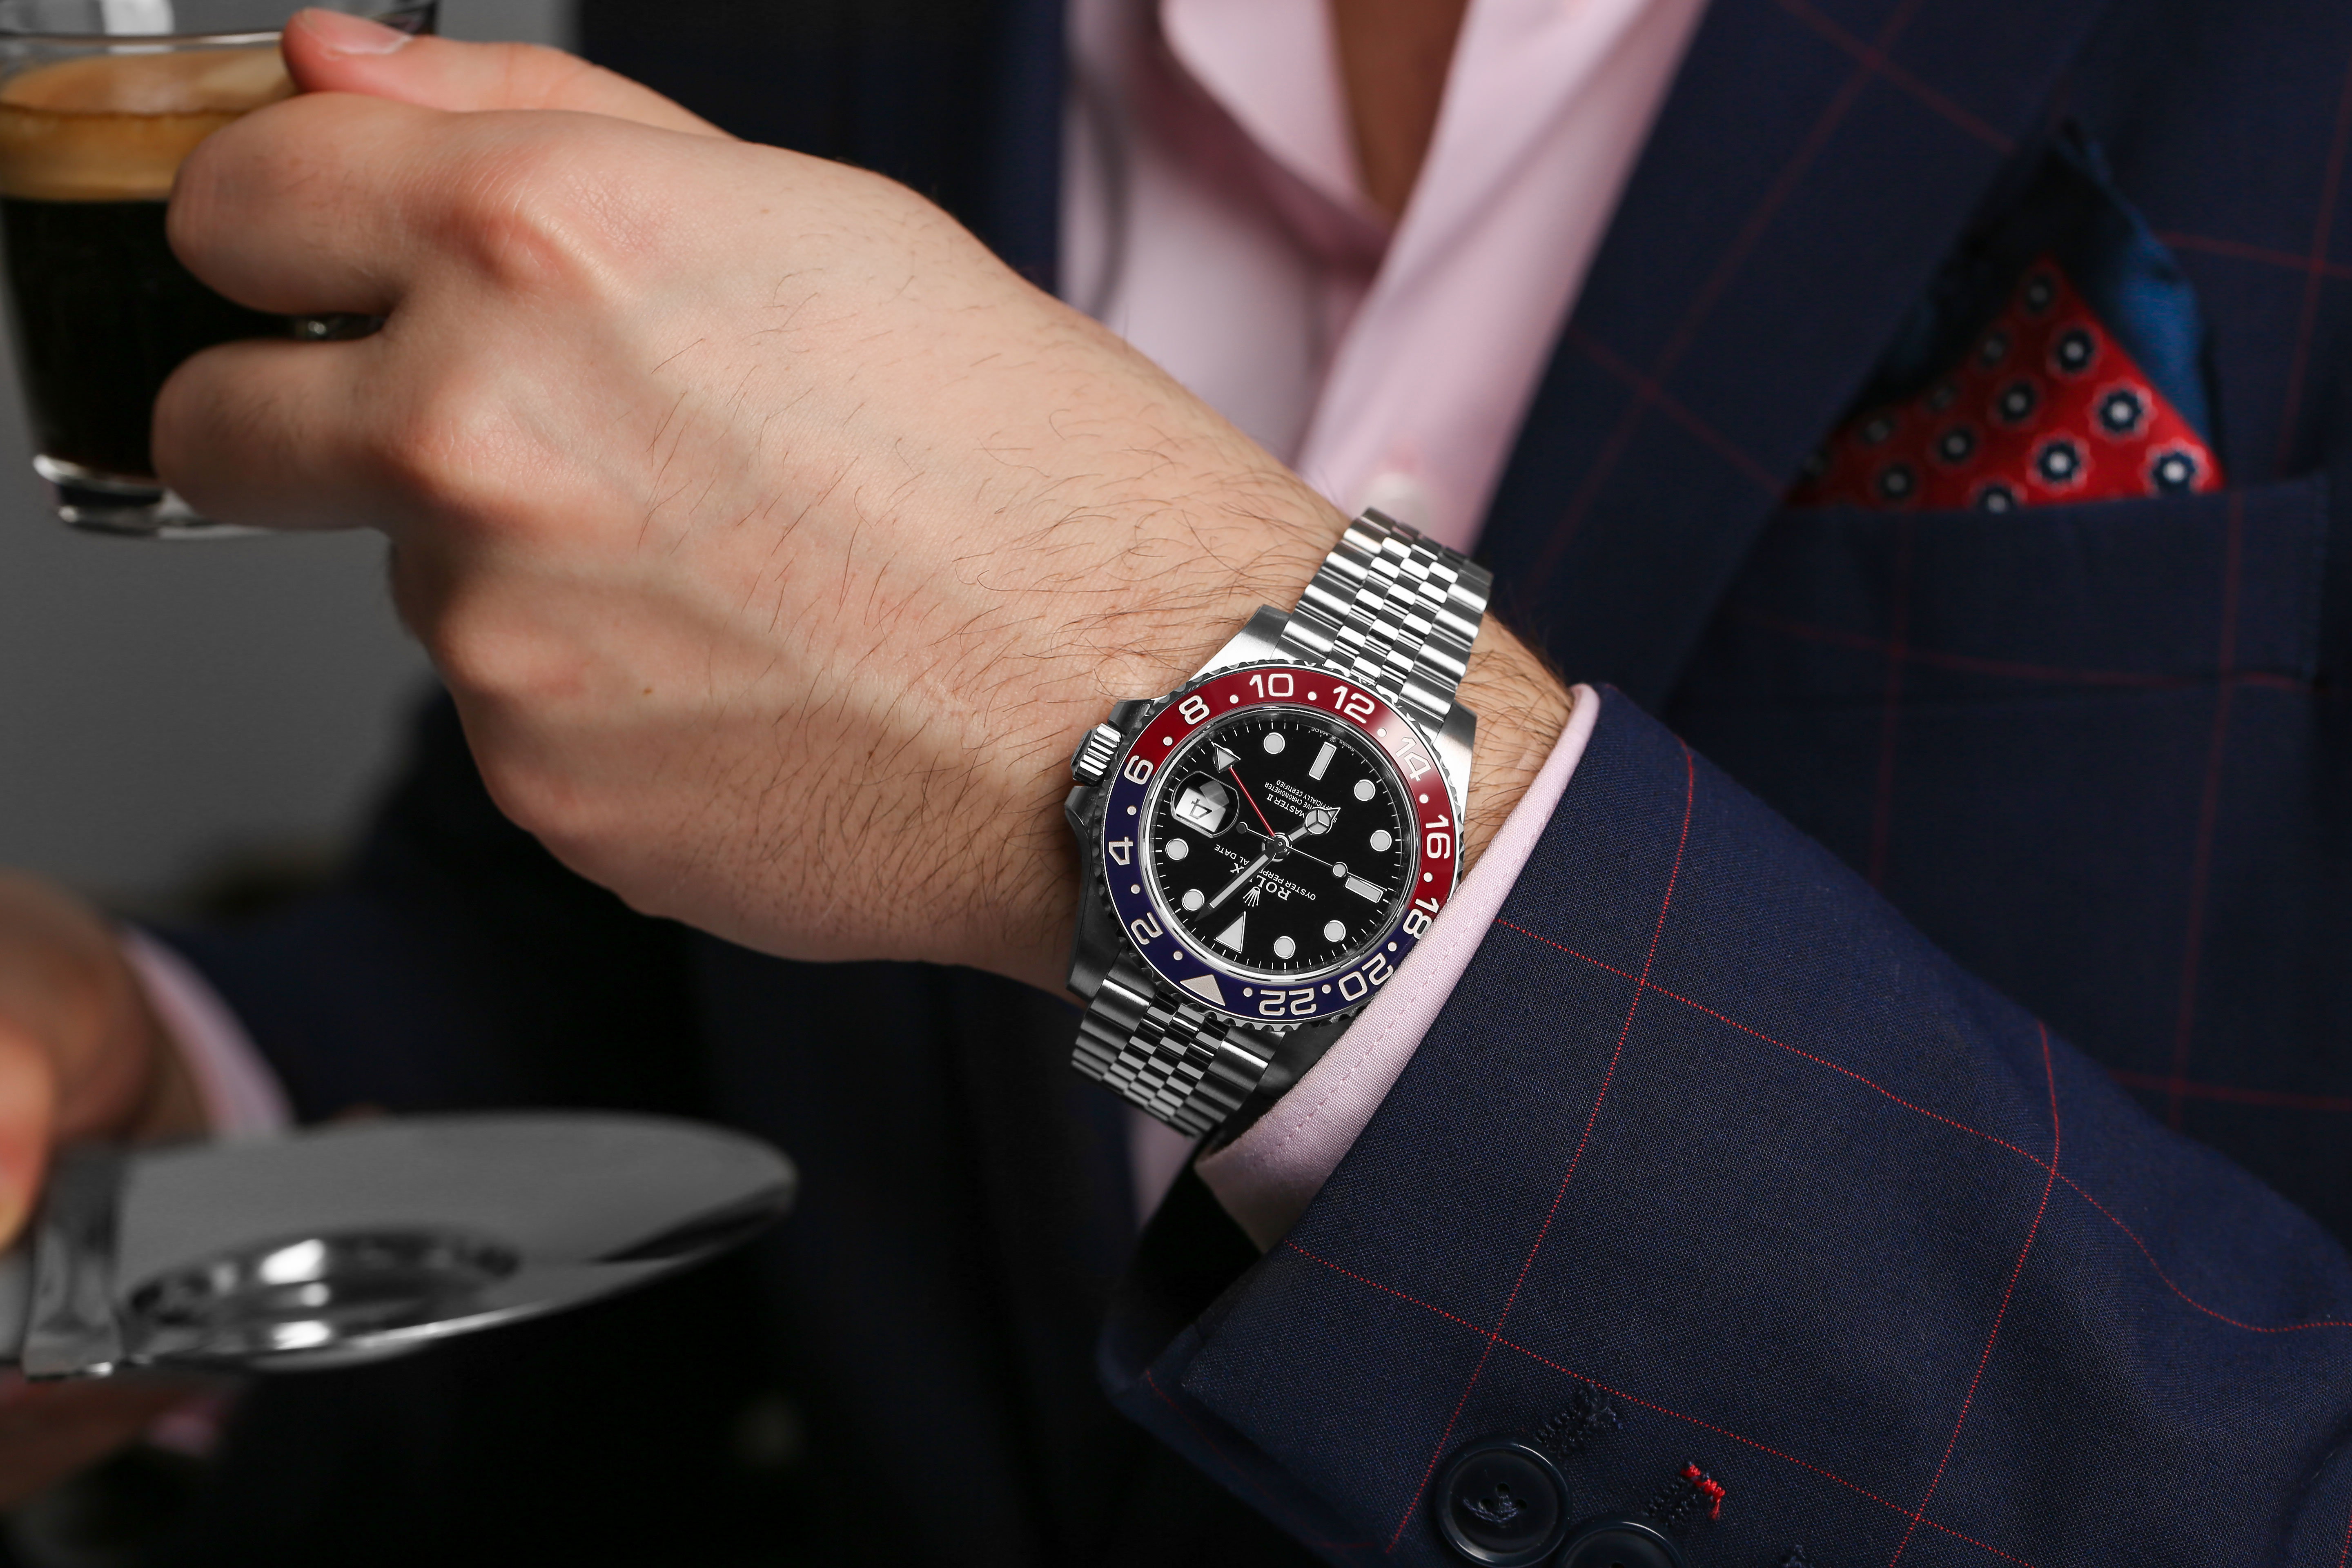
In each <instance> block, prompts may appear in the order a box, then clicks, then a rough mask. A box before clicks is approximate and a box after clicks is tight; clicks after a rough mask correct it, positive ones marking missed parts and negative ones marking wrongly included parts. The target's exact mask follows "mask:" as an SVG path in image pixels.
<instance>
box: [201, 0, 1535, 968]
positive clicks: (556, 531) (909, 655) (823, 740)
mask: <svg viewBox="0 0 2352 1568" xmlns="http://www.w3.org/2000/svg"><path fill="white" fill-rule="evenodd" d="M365 27H366V25H365V24H358V23H353V22H352V21H350V20H349V19H348V18H336V19H334V20H332V21H329V20H326V19H324V18H322V17H321V16H320V14H318V13H306V14H305V16H303V17H302V18H299V19H298V21H297V22H296V23H295V24H294V25H293V26H291V27H290V28H289V32H288V35H287V43H286V52H287V57H288V60H289V66H290V68H291V69H292V70H293V73H294V75H295V79H296V80H297V81H298V82H299V84H300V85H301V86H302V87H304V88H305V89H308V91H307V93H306V95H305V96H302V97H298V98H296V99H293V100H289V101H287V102H285V103H282V104H278V105H275V106H272V107H270V108H268V109H265V110H260V111H259V112H257V113H255V114H253V115H250V116H248V117H247V119H245V120H243V121H239V122H238V123H236V125H233V126H231V127H230V128H228V129H227V130H226V131H223V132H219V133H218V134H216V135H215V136H214V137H213V138H211V139H210V140H209V141H207V142H205V144H204V145H203V146H202V147H200V148H199V149H198V151H197V153H195V155H194V157H192V158H191V159H190V160H189V162H188V163H187V165H186V166H185V168H184V170H183V171H182V173H181V177H180V184H179V186H178V189H177V192H176V194H175V195H174V197H173V209H172V236H173V244H174V246H175V247H177V249H178V250H179V252H180V254H181V255H182V257H183V258H184V259H185V260H186V261H187V263H188V264H189V266H190V267H192V268H194V270H195V271H196V273H197V274H198V275H199V276H200V277H202V278H204V279H205V280H206V281H207V282H209V283H210V284H212V285H213V286H214V287H215V288H216V289H220V290H221V291H222V292H223V293H225V294H226V295H228V296H230V297H231V298H233V299H236V300H239V301H241V302H244V303H246V304H248V305H252V306H255V307H257V308H258V309H262V310H272V311H282V312H286V313H289V314H292V313H299V314H313V313H317V314H323V313H329V312H338V311H347V312H357V313H369V314H380V315H383V316H385V317H387V318H388V320H387V323H386V325H385V328H384V330H383V332H381V333H380V334H378V335H377V336H374V337H373V338H369V339H365V340H362V341H360V342H348V343H331V344H322V343H288V342H247V343H237V344H232V345H229V346H226V347H224V348H219V349H215V350H212V351H210V352H208V353H205V354H203V355H200V356H198V357H197V358H196V359H194V360H193V361H191V362H190V363H188V364H186V365H185V366H184V367H183V368H182V369H181V371H180V372H179V374H176V375H175V376H174V377H173V380H172V382H171V384H169V385H167V386H166V388H165V389H164V393H163V399H162V401H161V403H160V404H159V405H158V407H157V411H156V422H155V450H156V453H157V456H158V460H159V463H160V466H161V468H162V470H163V475H164V477H165V478H166V479H168V480H169V481H170V482H171V483H172V484H173V487H174V488H175V489H178V490H180V491H181V493H183V494H184V495H186V496H187V497H188V498H189V499H190V500H193V501H194V503H195V504H196V505H197V506H199V507H200V508H202V509H203V510H205V511H206V512H207V513H208V514H210V515H214V516H217V517H222V518H225V519H229V520H233V521H246V522H257V523H263V524H268V525H270V526H276V527H310V526H328V525H336V524H349V523H367V524H372V525H374V526H376V527H379V528H382V529H383V530H384V531H386V532H387V533H389V534H390V535H391V536H392V539H393V541H394V591H395V595H396V597H397V599H398V601H399V604H400V606H401V609H402V613H403V615H404V617H405V618H406V619H407V621H408V622H409V624H410V625H411V626H413V627H415V629H416V631H417V633H418V635H419V636H420V637H422V638H423V639H424V641H425V645H426V647H427V648H428V649H429V650H430V651H431V653H432V654H433V656H434V658H435V660H436V663H437V664H438V665H439V667H440V668H441V671H442V673H443V676H444V678H445V679H446V680H447V682H448V683H449V685H450V688H451V689H452V691H453V692H454V693H455V695H456V697H457V703H458V707H459V710H460V712H461V713H462V714H463V716H464V719H465V722H466V726H467V735H468V738H469V740H470V741H471V742H472V744H473V747H474V750H475V753H476V756H477V757H478V760H479V761H480V763H481V765H482V768H483V773H484V776H485V777H486V779H487V780H488V784H489V786H490V789H491V792H492V793H493V795H495V796H496V797H497V799H498V800H499V804H500V805H501V806H502V807H503V808H504V809H505V810H506V811H507V812H508V813H509V815H510V816H513V817H514V818H515V819H516V820H517V821H518V822H520V824H521V825H522V826H525V827H526V828H529V829H530V831H532V832H533V833H535V834H537V835H538V836H539V837H541V840H543V841H544V842H545V843H546V844H547V845H548V846H549V847H551V849H553V850H554V851H555V853H556V854H557V855H559V856H561V857H562V858H563V859H565V860H566V861H567V862H568V863H570V864H571V865H572V866H573V867H574V868H577V869H579V870H580V871H582V872H583V873H584V874H585V875H587V876H589V877H591V878H592V879H595V880H597V881H600V882H603V883H604V884H605V885H607V886H609V887H611V888H613V889H615V890H617V891H618V892H620V893H621V894H622V896H623V897H625V898H626V899H627V900H630V901H631V902H632V903H633V904H635V905H636V906H637V907H639V908H640V909H643V910H648V911H650V912H654V913H657V914H664V915H670V916H675V917H677V918H679V919H681V920H685V921H689V922H691V923H693V924H696V925H698V926H702V927H704V928H706V929H709V930H711V931H718V932H719V933H720V934H722V935H726V936H729V937H731V938H733V939H735V940H737V941H740V942H745V943H748V944H750V945H751V946H754V947H758V948H761V949H763V950H766V951H769V952H779V953H785V954H790V955H793V956H798V957H810V958H856V957H878V956H890V957H904V958H923V959H932V960H938V961H944V962H953V963H973V964H978V965H982V966H983V967H987V968H992V969H995V970H999V971H1001V972H1003V973H1011V974H1015V975H1019V976H1021V977H1023V978H1025V979H1028V980H1031V981H1034V982H1035V983H1036V984H1041V985H1045V986H1048V987H1055V988H1057V987H1058V985H1059V983H1060V979H1061V973H1060V971H1061V967H1062V963H1063V962H1064V959H1065V955H1066V950H1067V941H1068V932H1069V929H1070V924H1071V921H1072V918H1073V914H1074V910H1075V898H1076V879H1075V877H1074V875H1073V862H1072V856H1071V852H1070V849H1069V847H1068V844H1067V836H1066V831H1065V830H1064V828H1063V827H1062V825H1061V820H1060V813H1059V810H1058V805H1059V800H1060V796H1061V795H1062V793H1063V791H1064V790H1065V789H1066V787H1067V775H1066V771H1065V767H1066V759H1067V757H1068V755H1069V752H1070V750H1071V748H1072V746H1073V745H1074V744H1075V742H1076V739H1077V737H1078V736H1079V735H1080V734H1082V733H1083V732H1084V731H1085V730H1086V729H1087V726H1089V725H1090V724H1092V723H1094V722H1095V721H1097V720H1098V719H1099V718H1100V717H1101V716H1102V714H1103V712H1104V711H1105V710H1107V709H1108V706H1109V705H1110V703H1111V702H1112V701H1113V700H1116V699H1118V698H1121V697H1129V696H1143V695H1151V694H1157V693H1159V692H1161V691H1164V690H1166V689H1169V688H1171V686H1173V685H1175V684H1177V683H1178V682H1179V681H1180V680H1181V679H1183V677H1185V676H1186V675H1188V674H1189V673H1191V671H1192V669H1193V668H1196V667H1197V666H1198V665H1199V664H1201V663H1202V661H1203V660H1204V659H1205V658H1206V657H1207V655H1208V654H1209V653H1210V652H1212V651H1213V650H1214V649H1215V647H1217V646H1218V645H1219V644H1221V643H1222V642H1223V640H1224V639H1225V638H1226V637H1229V636H1230V635H1231V634H1232V633H1233V631H1234V629H1236V628H1237V627H1238V626H1240V625H1241V623H1242V622H1243V620H1244V619H1245V618H1246V617H1247V616H1248V615H1249V613H1250V612H1251V611H1252V610H1253V609H1254V608H1255V606H1257V605H1260V604H1275V605H1288V604H1289V603H1291V602H1292V601H1293V600H1294V599H1295V598H1296V597H1297V593H1298V591H1299V589H1300V587H1301V586H1302V585H1303V584H1305V582H1306V581H1307V577H1308V576H1309V575H1310V574H1311V573H1312V572H1313V570H1314V568H1315V566H1316V565H1317V563H1318V562H1319V561H1320V560H1321V559H1322V556H1323V554H1324V552H1326V551H1327V550H1328V548H1329V546H1330V544H1331V542H1333V540H1335V539H1336V538H1337V536H1338V534H1339V531H1341V528H1342V527H1343V525H1344V519H1342V518H1341V517H1340V516H1339V514H1338V513H1337V512H1336V511H1335V510H1333V509H1332V508H1331V507H1330V506H1329V505H1328V503H1326V502H1325V501H1323V500H1321V499H1320V498H1319V497H1318V496H1316V495H1315V494H1314V493H1313V492H1312V491H1311V490H1310V489H1307V487H1306V486H1305V485H1303V484H1302V483H1300V482H1299V481H1298V480H1297V479H1296V478H1294V477H1293V476H1292V475H1290V474H1289V473H1288V472H1287V471H1286V470H1285V469H1284V468H1282V467H1281V465H1280V464H1278V463H1276V461H1274V459H1272V458H1269V457H1268V456H1267V455H1266V454H1265V452H1263V451H1262V450H1260V449H1259V448H1258V447H1255V445H1253V444H1252V443H1251V442H1249V441H1248V440H1247V439H1246V438H1244V437H1242V436H1241V435H1240V434H1239V433H1238V432H1236V431H1235V430H1234V429H1233V428H1232V427H1231V426H1229V425H1227V424H1226V423H1225V422H1224V421H1223V419H1222V418H1220V417H1218V416H1217V415H1215V414H1214V413H1213V411H1211V410H1210V409H1208V408H1207V407H1206V406H1205V405H1202V404H1201V403H1200V402H1199V401H1198V400H1197V399H1195V398H1193V397H1192V395H1189V394H1188V393H1186V392H1185V391H1183V389H1182V388H1181V387H1179V386H1177V385H1176V384H1174V383H1172V382H1171V381H1170V380H1169V379H1168V378H1167V377H1166V376H1165V375H1163V374H1161V373H1160V371H1159V370H1157V369H1156V368H1155V367H1154V366H1152V365H1151V364H1150V363H1148V362H1146V361H1144V360H1143V359H1141V358H1140V357H1139V356H1138V355H1137V354H1135V353H1133V352H1132V351H1130V350H1129V349H1128V348H1127V347H1126V346H1125V345H1124V344H1123V343H1121V342H1119V341H1118V339H1117V338H1115V337H1113V336H1112V335H1111V334H1109V333H1108V332H1106V331H1103V330H1101V329H1100V328H1098V327H1097V326H1096V325H1095V324H1094V323H1093V322H1091V321H1087V320H1086V319H1085V318H1084V317H1082V316H1080V315H1078V314H1076V312H1074V311H1072V310H1068V309H1066V308H1065V307H1064V306H1062V305H1060V304H1059V303H1057V302H1056V301H1055V300H1052V299H1051V298H1049V297H1047V296H1046V295H1045V294H1043V293H1041V292H1039V291H1038V290H1036V289H1034V288H1032V287H1030V286H1029V285H1028V284H1026V283H1024V282H1023V281H1022V280H1021V279H1018V278H1016V277H1015V276H1013V274H1012V273H1011V272H1010V271H1008V270H1007V269H1006V268H1003V266H1002V265H1001V264H999V263H998V262H997V261H996V260H995V259H994V258H992V257H991V256H989V255H988V253H987V252H986V251H985V250H984V249H983V248H982V247H981V246H980V245H979V244H978V243H977V242H976V241H974V240H973V239H972V238H971V236H970V235H968V234H966V233H965V232H964V231H963V230H962V229H961V228H960V227H958V226H956V225H955V224H954V223H953V222H951V221H950V220H949V219H948V218H947V217H946V216H945V215H943V214H941V213H940V211H939V210H938V209H937V208H936V207H934V206H932V205H929V203H927V202H925V201H923V200H921V199H920V198H919V197H918V196H916V195H913V194H912V193H911V192H908V190H906V189H904V188H903V187H901V186H898V185H896V184H892V183H890V182H888V181H887V180H883V179H881V178H878V177H877V176H875V175H871V174H863V173H860V172H858V171H856V170H854V169H849V168H846V167H844V166H841V165H839V164H835V163H824V162H821V161H819V160H815V159H811V158H805V157H801V156H798V155H796V154H793V153H784V152H780V151H777V150H775V149H772V148H764V147H756V146H751V145H747V144H744V143H741V142H730V141H728V140H726V139H725V138H723V137H720V136H719V135H717V134H715V133H714V132H711V131H710V130H709V127H707V126H704V125H702V124H701V122H699V121H694V120H693V119H692V118H691V117H690V116H688V115H686V114H684V112H683V111H682V110H678V109H677V108H676V107H675V106H674V105H670V104H668V103H667V102H666V101H665V100H659V99H657V98H655V97H653V96H652V95H651V94H648V93H645V92H644V91H643V90H642V89H635V88H631V87H629V86H627V84H625V83H620V82H619V81H618V79H614V78H612V77H609V76H606V75H604V74H603V73H589V72H585V71H584V70H583V68H581V67H580V66H579V65H578V64H577V62H573V61H570V60H568V59H567V58H565V57H562V56H560V55H554V54H551V52H549V51H544V50H521V49H515V48H505V49H486V48H483V47H478V46H466V45H459V44H454V43H449V42H446V41H443V40H437V39H418V40H415V41H413V42H408V43H404V44H400V45H398V46H397V47H389V41H388V40H385V39H383V38H380V37H373V36H372V35H370V34H368V33H366V32H365V31H364V29H365ZM354 40H358V41H360V42H369V43H371V44H372V45H383V46H386V47H385V48H384V50H383V52H373V53H370V52H364V51H362V49H360V48H359V47H356V44H355V42H354ZM359 94H368V95H373V96H365V97H362V96H356V95H359ZM395 100H397V101H395ZM1465 699H1466V700H1468V701H1470V702H1471V704H1472V706H1474V707H1475V708H1476V709H1477V710H1479V712H1480V714H1481V718H1482V720H1483V721H1484V724H1483V733H1482V742H1483V743H1482V746H1481V759H1482V761H1481V768H1482V771H1481V778H1480V780H1479V781H1478V783H1477V784H1476V785H1475V786H1474V800H1475V802H1476V804H1477V805H1478V807H1479V808H1480V816H1481V818H1482V819H1483V820H1481V821H1474V822H1473V823H1472V824H1471V828H1472V833H1473V835H1474V836H1477V835H1479V834H1480V831H1481V829H1482V827H1483V828H1485V829H1488V830H1490V829H1491V827H1492V826H1494V825H1496V823H1499V821H1500V817H1501V814H1502V812H1503V811H1505V810H1507V805H1508V802H1509V801H1510V800H1513V799H1516V797H1517V789H1516V788H1515V787H1514V786H1513V784H1512V783H1511V781H1512V779H1513V778H1514V777H1517V781H1518V784H1520V785H1523V784H1524V782H1525V779H1524V776H1523V775H1531V773H1532V771H1533V768H1534V766H1535V765H1536V764H1537V763H1539V762H1540V760H1541V757H1542V754H1543V752H1544V750H1545V749H1546V748H1548V746H1549V742H1550V739H1551V737H1552V736H1553V735H1556V734H1557V732H1558V730H1559V726H1560V724H1561V723H1562V722H1563V721H1564V718H1565V712H1566V695H1565V692H1564V691H1562V690H1561V689H1559V684H1558V682H1556V681H1554V680H1552V679H1549V677H1548V676H1546V675H1545V674H1544V673H1543V672H1542V671H1541V669H1540V668H1538V667H1537V666H1536V665H1535V663H1534V661H1533V660H1532V659H1531V658H1528V656H1527V654H1526V652H1525V650H1524V649H1522V648H1520V647H1518V646H1517V644H1516V643H1515V642H1514V641H1512V640H1511V639H1510V638H1509V637H1507V635H1506V634H1502V633H1500V632H1499V631H1497V632H1494V633H1490V634H1489V635H1488V637H1485V638H1482V651H1481V653H1480V655H1479V656H1478V658H1477V659H1476V660H1475V662H1474V667H1473V679H1472V682H1471V684H1470V686H1469V688H1468V689H1466V690H1465ZM1496 770H1499V771H1496ZM1489 773H1491V774H1492V776H1491V777H1489V776H1488V775H1489ZM1474 841H1475V838H1474Z"/></svg>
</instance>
